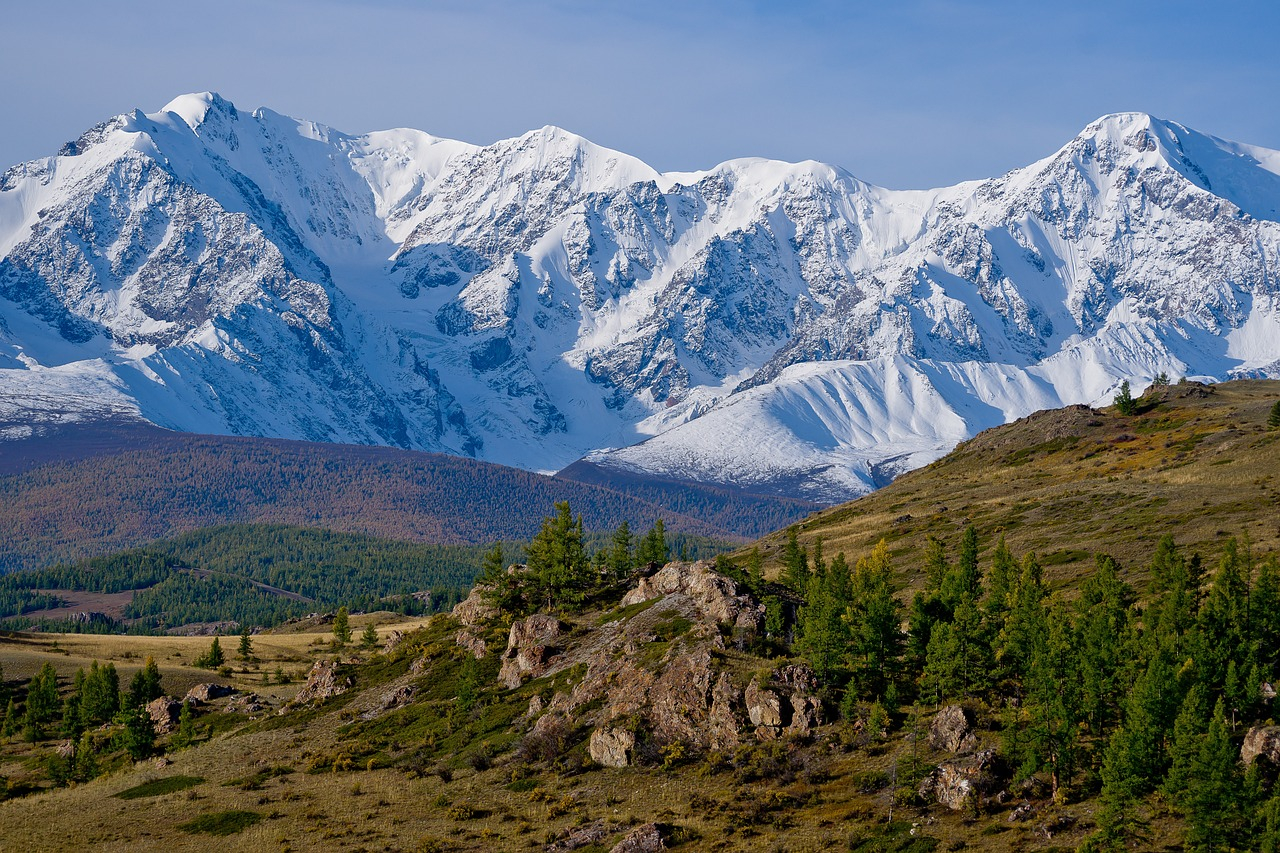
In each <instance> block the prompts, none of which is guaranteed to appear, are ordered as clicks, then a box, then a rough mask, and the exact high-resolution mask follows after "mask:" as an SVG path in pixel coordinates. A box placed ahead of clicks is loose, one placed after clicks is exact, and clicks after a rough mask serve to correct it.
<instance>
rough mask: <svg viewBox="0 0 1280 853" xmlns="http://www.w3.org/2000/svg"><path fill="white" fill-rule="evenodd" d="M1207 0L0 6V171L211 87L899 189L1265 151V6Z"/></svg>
mask: <svg viewBox="0 0 1280 853" xmlns="http://www.w3.org/2000/svg"><path fill="white" fill-rule="evenodd" d="M1213 5H1218V4H1208V3H1203V2H1194V3H1192V2H1182V0H1168V2H1161V3H1154V2H1145V0H1141V2H1127V1H1126V0H1110V1H1109V2H1094V0H1079V1H1078V2H1073V3H1069V4H1068V3H1062V4H1047V3H1007V2H985V3H975V2H946V0H905V1H904V2H896V3H883V2H881V3H856V2H843V3H841V2H826V0H793V2H787V3H783V2H774V3H765V2H752V1H751V0H744V2H728V0H683V2H670V0H655V2H647V3H611V2H607V1H606V0H594V2H589V0H525V2H510V3H499V2H492V0H445V2H410V0H360V2H355V1H354V0H353V2H342V3H339V2H329V0H305V2H301V1H300V0H256V2H245V0H219V2H218V3H202V4H186V3H182V4H173V3H158V2H151V0H135V2H105V1H104V0H98V2H85V0H65V2H62V3H59V4H56V5H55V4H36V3H32V2H22V3H19V2H16V0H0V20H3V28H2V29H0V115H4V116H5V119H4V122H3V125H2V126H0V128H2V129H0V168H2V167H3V166H4V165H8V164H11V163H14V162H17V161H20V160H25V159H29V158H34V157H38V156H43V155H46V154H50V153H53V152H54V151H56V149H57V148H58V147H59V146H60V145H61V144H62V143H63V142H65V141H66V140H68V139H72V138H74V137H76V136H77V135H78V134H79V133H80V132H81V131H83V130H84V129H86V128H87V127H89V126H91V125H93V124H95V123H97V122H98V121H101V120H103V119H105V118H107V117H109V116H111V115H113V114H115V113H119V112H123V111H125V110H129V109H132V108H134V107H141V108H142V109H144V110H147V111H154V110H157V109H159V108H160V107H161V106H162V105H163V104H165V103H166V102H167V101H168V100H169V99H170V98H172V97H173V96H174V95H177V94H180V93H182V92H188V91H200V90H206V89H212V90H216V91H219V92H221V93H222V94H223V95H224V96H226V97H227V98H229V99H231V100H232V101H234V102H235V103H236V104H237V106H239V107H241V108H247V109H252V108H255V107H258V106H269V107H271V108H272V109H275V110H277V111H279V112H283V113H288V114H290V115H295V116H299V117H305V118H312V119H315V120H317V121H322V122H325V123H327V124H331V125H333V126H335V127H337V128H339V129H342V130H346V131H350V132H361V131H366V130H375V129H381V128H386V127H395V126H410V127H417V128H420V129H422V130H426V131H428V132H431V133H434V134H437V135H440V136H449V137H455V138H459V139H465V140H467V141H470V142H479V143H485V142H491V141H493V140H495V139H499V138H503V137H507V136H514V135H517V134H519V133H522V132H523V131H525V130H528V129H530V128H534V127H540V126H542V125H544V124H557V125H561V126H563V127H566V128H568V129H570V130H573V131H575V132H577V133H580V134H582V135H584V136H586V137H588V138H590V139H592V140H594V141H595V142H598V143H600V144H602V145H607V146H609V147H613V148H619V149H621V150H624V151H627V152H629V153H631V154H634V155H636V156H638V157H640V158H642V159H644V160H646V161H648V162H649V163H650V164H652V165H653V166H655V167H656V168H659V169H663V170H669V169H698V168H706V167H709V166H711V165H713V164H715V163H717V162H720V161H722V160H725V159H728V158H730V157H741V156H762V157H776V158H781V159H787V160H801V159H808V158H812V159H817V160H824V161H827V162H831V163H836V164H839V165H841V166H844V167H845V168H847V169H849V170H850V171H852V172H853V173H854V174H856V175H858V176H859V177H861V178H863V179H864V180H868V181H871V182H873V183H877V184H881V185H884V186H889V187H894V188H913V187H925V186H938V185H943V184H950V183H955V182H957V181H960V180H966V179H973V178H981V177H988V176H991V175H995V174H999V173H1001V172H1004V171H1007V170H1008V169H1011V168H1014V167H1016V166H1020V165H1025V164H1026V163H1029V162H1031V161H1033V160H1035V159H1038V158H1040V157H1042V156H1045V155H1047V154H1049V153H1051V152H1052V151H1053V150H1055V149H1056V148H1057V147H1059V146H1060V145H1061V144H1063V143H1064V142H1066V141H1067V140H1068V139H1069V138H1070V137H1071V136H1073V135H1074V134H1075V133H1076V132H1078V131H1079V130H1080V128H1082V127H1083V126H1084V125H1085V124H1087V123H1088V122H1089V121H1091V120H1092V119H1094V118H1096V117H1098V116H1099V115H1102V114H1104V113H1108V112H1117V111H1122V110H1140V111H1145V112H1150V113H1153V114H1155V115H1157V116H1160V117H1162V118H1167V119H1173V120H1175V121H1180V122H1182V123H1184V124H1187V125H1190V126H1192V127H1195V128H1197V129H1199V130H1202V131H1205V132H1207V133H1211V134H1214V135H1217V136H1223V137H1226V138H1229V139H1235V140H1238V141H1242V142H1252V143H1255V144H1259V145H1264V146H1268V147H1272V148H1280V110H1277V108H1276V107H1277V104H1278V103H1280V94H1278V93H1280V58H1277V52H1276V50H1275V47H1274V38H1275V33H1276V32H1277V31H1278V25H1280V4H1276V3H1274V2H1271V3H1254V2H1237V3H1233V4H1221V9H1222V10H1223V11H1214V10H1213V9H1212V8H1210V7H1211V6H1213ZM1225 10H1229V11H1225Z"/></svg>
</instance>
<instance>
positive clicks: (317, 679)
mask: <svg viewBox="0 0 1280 853" xmlns="http://www.w3.org/2000/svg"><path fill="white" fill-rule="evenodd" d="M352 683H353V681H352V679H351V677H350V676H339V675H338V662H337V661H334V660H318V661H316V662H315V663H314V664H313V665H312V667H311V671H310V672H309V673H307V683H306V684H304V685H302V689H301V690H299V691H298V695H297V696H295V697H293V701H292V702H290V703H289V705H291V706H297V705H309V704H317V705H318V704H319V703H321V702H323V701H325V700H326V699H330V698H332V697H334V696H338V695H339V694H342V693H346V692H347V690H348V689H349V688H350V687H351V685H352ZM287 707H288V706H286V708H287ZM280 711H281V713H283V712H284V711H285V708H281V709H280Z"/></svg>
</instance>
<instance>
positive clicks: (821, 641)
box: [796, 554, 850, 682]
mask: <svg viewBox="0 0 1280 853" xmlns="http://www.w3.org/2000/svg"><path fill="white" fill-rule="evenodd" d="M849 581H850V578H849V566H848V564H847V563H846V562H845V558H844V554H837V555H836V558H835V559H834V560H832V561H831V565H830V566H829V567H827V569H826V570H825V571H823V572H821V573H820V574H816V575H815V576H814V577H813V578H812V579H811V582H810V584H809V589H808V592H807V594H806V596H805V599H806V601H805V606H804V609H803V612H802V619H801V624H802V625H803V627H802V629H801V631H800V637H799V639H798V640H797V641H796V647H797V650H798V651H799V652H801V653H802V654H803V655H804V656H805V658H806V659H807V660H808V661H809V665H810V666H812V667H813V671H814V674H816V675H817V676H818V678H819V679H820V680H822V681H824V682H829V681H830V680H832V678H833V677H834V676H836V674H837V673H838V672H839V671H840V670H841V668H842V664H843V663H844V656H845V651H846V649H847V647H848V645H849V623H848V622H847V621H846V619H845V611H846V609H847V608H848V607H849Z"/></svg>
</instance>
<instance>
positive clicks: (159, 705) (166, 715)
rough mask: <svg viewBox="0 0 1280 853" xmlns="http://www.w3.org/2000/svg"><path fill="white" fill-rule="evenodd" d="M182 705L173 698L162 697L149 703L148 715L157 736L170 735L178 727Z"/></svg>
mask: <svg viewBox="0 0 1280 853" xmlns="http://www.w3.org/2000/svg"><path fill="white" fill-rule="evenodd" d="M181 713H182V703H181V702H179V701H178V700H177V699H174V698H173V697H171V696H161V697H160V698H158V699H152V700H151V701H150V702H148V703H147V714H148V715H149V716H150V717H151V725H152V726H154V727H155V730H156V733H157V734H168V733H169V732H171V731H173V730H174V729H175V728H177V726H178V716H179V715H180V714H181Z"/></svg>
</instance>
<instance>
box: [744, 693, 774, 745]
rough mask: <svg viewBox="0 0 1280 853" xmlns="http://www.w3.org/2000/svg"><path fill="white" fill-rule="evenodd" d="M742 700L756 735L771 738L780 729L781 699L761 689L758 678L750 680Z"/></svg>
mask: <svg viewBox="0 0 1280 853" xmlns="http://www.w3.org/2000/svg"><path fill="white" fill-rule="evenodd" d="M742 699H743V701H744V702H745V703H746V706H747V718H748V719H750V720H751V724H752V725H753V726H755V727H756V734H757V735H759V736H762V737H772V736H774V735H776V734H777V733H778V732H779V731H780V730H781V729H782V699H781V697H779V696H778V694H777V693H774V692H773V691H772V690H769V689H768V688H765V687H761V686H760V680H759V679H758V678H752V679H751V683H750V684H748V685H747V690H746V692H745V693H744V694H743V696H742Z"/></svg>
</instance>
